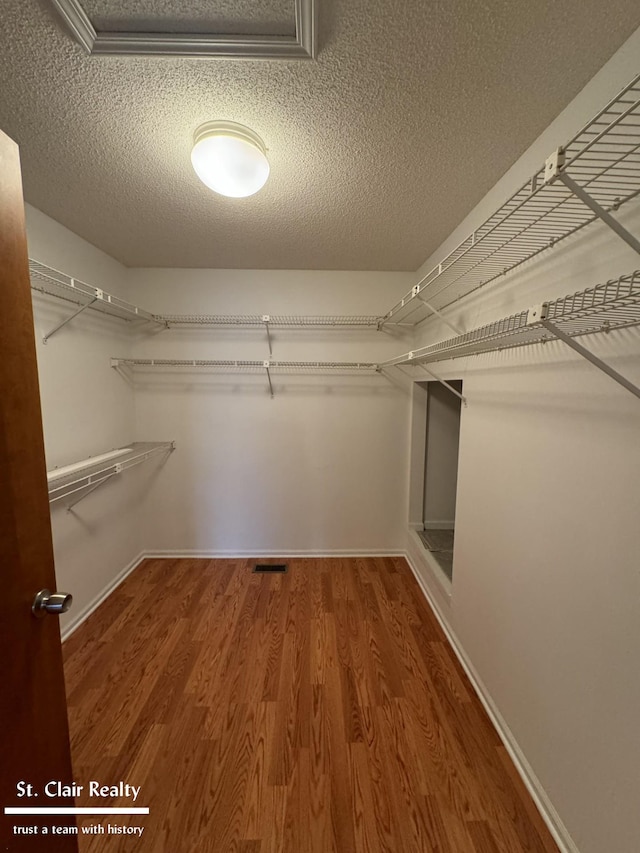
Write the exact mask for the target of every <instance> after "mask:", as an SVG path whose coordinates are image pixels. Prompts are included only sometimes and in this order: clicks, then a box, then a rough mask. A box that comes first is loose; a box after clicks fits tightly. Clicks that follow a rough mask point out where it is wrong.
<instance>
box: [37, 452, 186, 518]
mask: <svg viewBox="0 0 640 853" xmlns="http://www.w3.org/2000/svg"><path fill="white" fill-rule="evenodd" d="M174 449H175V442H173V441H155V442H152V441H147V442H143V441H141V442H133V443H132V444H130V445H127V447H125V448H121V449H119V450H115V451H109V452H108V453H105V454H100V455H99V456H96V457H89V458H88V459H83V460H81V461H80V462H76V463H74V464H73V465H70V466H65V468H62V469H56V468H54V469H53V470H51V471H48V472H47V479H48V482H49V503H50V504H52V503H55V502H56V501H59V500H62V499H63V498H69V497H71V496H72V495H78V497H76V498H75V499H74V501H73V503H71V504H69V505H68V507H67V509H71V508H72V507H73V506H75V504H76V503H78V502H79V501H80V500H82V499H83V498H85V497H86V496H87V495H88V494H90V493H91V492H92V491H93V490H94V489H96V488H97V487H98V486H100V485H102V483H105V482H106V481H107V480H110V479H111V477H114V476H115V475H116V474H121V473H122V472H123V471H126V470H127V469H128V468H132V467H133V466H134V465H140V464H141V463H142V462H146V461H147V459H150V458H151V457H152V456H156V455H157V454H160V453H170V452H171V451H172V450H174Z"/></svg>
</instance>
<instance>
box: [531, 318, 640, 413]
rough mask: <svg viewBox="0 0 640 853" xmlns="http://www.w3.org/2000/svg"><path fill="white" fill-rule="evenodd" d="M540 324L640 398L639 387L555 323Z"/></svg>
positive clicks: (542, 320) (546, 321) (543, 320)
mask: <svg viewBox="0 0 640 853" xmlns="http://www.w3.org/2000/svg"><path fill="white" fill-rule="evenodd" d="M540 323H541V324H542V325H543V326H544V328H545V329H547V330H548V331H549V332H551V333H552V334H553V335H554V336H555V337H556V338H558V340H560V341H562V342H563V343H565V344H566V345H567V346H568V347H571V349H572V350H575V351H576V352H577V353H578V354H579V355H581V356H582V357H583V358H586V359H587V361H590V362H591V364H593V365H595V367H597V368H598V370H601V371H602V372H603V373H606V374H607V376H610V377H611V379H613V380H614V382H617V383H618V384H619V385H622V387H623V388H626V389H627V391H631V393H632V394H634V395H635V396H636V397H639V398H640V388H638V386H637V385H634V384H633V382H630V381H629V380H628V379H626V378H625V377H624V376H622V374H621V373H618V371H617V370H614V369H613V367H610V366H609V365H608V364H607V363H606V361H602V359H601V358H598V356H597V355H594V354H593V353H592V352H591V351H590V350H588V349H587V348H586V347H583V346H582V344H579V343H578V342H577V341H576V340H574V339H573V338H572V337H570V336H569V335H567V334H565V333H564V332H563V331H562V330H561V329H559V328H558V327H557V326H556V325H555V324H554V323H552V322H551V321H550V320H546V319H544V318H543V319H541V320H540Z"/></svg>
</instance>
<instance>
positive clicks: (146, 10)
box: [81, 0, 295, 35]
mask: <svg viewBox="0 0 640 853" xmlns="http://www.w3.org/2000/svg"><path fill="white" fill-rule="evenodd" d="M81 3H82V8H83V9H84V10H85V12H86V13H87V15H88V16H89V18H90V19H91V22H92V23H93V25H94V27H95V28H96V29H97V30H99V31H101V32H109V31H113V30H120V31H122V30H128V31H130V32H158V31H159V32H163V31H168V32H176V33H198V32H200V33H201V32H208V33H233V34H240V33H241V34H247V33H248V34H252V35H254V34H257V33H262V34H266V35H272V34H274V35H275V34H277V35H293V34H294V33H295V6H294V1H293V0H260V2H256V0H216V2H208V3H184V2H182V0H141V2H139V0H81Z"/></svg>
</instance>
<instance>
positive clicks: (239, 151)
mask: <svg viewBox="0 0 640 853" xmlns="http://www.w3.org/2000/svg"><path fill="white" fill-rule="evenodd" d="M191 162H192V164H193V168H194V169H195V171H196V175H197V176H198V177H199V178H200V180H201V181H202V183H203V184H205V185H206V186H208V187H209V189H212V190H213V191H214V192H216V193H220V195H226V196H230V197H231V198H245V197H246V196H249V195H253V194H254V193H257V192H258V190H260V189H262V187H263V186H264V185H265V183H266V181H267V178H268V177H269V161H268V160H267V155H266V148H265V145H264V142H263V141H262V140H261V139H260V137H259V136H258V134H257V133H254V132H253V131H252V130H249V128H248V127H244V126H243V125H241V124H235V123H234V122H230V121H210V122H207V123H206V124H203V125H201V126H200V127H199V128H198V129H197V130H196V132H195V134H194V138H193V150H192V152H191Z"/></svg>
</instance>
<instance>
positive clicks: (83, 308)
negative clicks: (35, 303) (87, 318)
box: [42, 290, 103, 344]
mask: <svg viewBox="0 0 640 853" xmlns="http://www.w3.org/2000/svg"><path fill="white" fill-rule="evenodd" d="M102 297H103V292H102V291H101V290H98V291H97V292H96V295H95V296H94V297H93V299H91V300H90V301H89V302H87V303H86V305H81V306H80V307H79V308H78V309H77V310H76V311H74V312H73V314H70V315H69V317H67V318H66V320H63V321H62V323H58V325H57V326H56V327H55V328H54V329H51V331H50V332H47V334H46V335H45V336H44V338H43V339H42V343H43V344H46V343H47V341H48V340H49V338H52V337H53V336H54V335H55V333H56V332H59V331H60V329H62V328H63V326H66V325H67V323H70V322H71V321H72V320H73V319H75V318H76V317H77V316H78V314H82V312H83V311H86V310H87V308H90V307H91V306H92V305H93V304H94V302H97V301H98V299H102Z"/></svg>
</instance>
